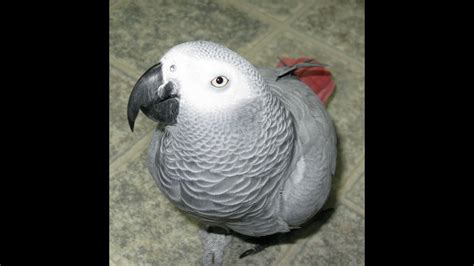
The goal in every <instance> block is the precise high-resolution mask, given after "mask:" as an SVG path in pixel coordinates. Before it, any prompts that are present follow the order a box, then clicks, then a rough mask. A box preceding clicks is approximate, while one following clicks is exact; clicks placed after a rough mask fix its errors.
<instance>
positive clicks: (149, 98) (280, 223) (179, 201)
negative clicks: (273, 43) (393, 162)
mask: <svg viewBox="0 0 474 266" xmlns="http://www.w3.org/2000/svg"><path fill="white" fill-rule="evenodd" d="M308 66H317V65H315V64H310V63H303V64H299V65H296V66H293V67H286V68H275V69H264V68H256V67H254V66H253V65H252V64H251V63H249V62H248V61H247V60H246V59H244V58H242V57H241V56H240V55H238V54H237V53H235V52H234V51H232V50H230V49H228V48H226V47H224V46H222V45H219V44H216V43H213V42H208V41H193V42H186V43H182V44H179V45H177V46H175V47H173V48H172V49H170V50H169V51H168V52H167V53H166V54H165V55H164V56H163V57H162V58H161V60H160V61H159V63H158V64H156V65H154V66H152V67H151V68H150V69H149V70H147V71H146V72H145V73H144V74H143V75H142V77H141V78H140V79H139V80H138V82H137V84H136V85H135V87H134V88H133V90H132V93H131V95H130V99H129V103H128V121H129V124H130V127H131V129H132V131H133V127H134V123H135V119H136V118H137V116H138V113H139V110H141V111H142V112H143V113H144V114H145V115H146V116H147V117H148V118H150V119H152V120H154V121H157V122H161V123H163V124H165V125H166V126H165V127H164V130H163V129H160V128H157V129H156V130H155V132H154V136H153V139H152V142H151V146H150V149H149V161H148V167H149V171H150V172H151V175H152V176H153V177H154V179H155V180H156V183H157V184H158V187H159V189H160V190H161V192H162V193H163V194H165V195H166V196H167V198H168V199H169V200H170V201H171V202H172V203H173V204H175V205H176V206H177V207H178V208H179V209H181V210H182V211H184V212H185V213H187V214H189V215H191V216H193V217H195V218H197V219H198V220H199V221H201V222H202V223H203V224H204V225H206V226H207V228H209V227H211V226H212V227H221V228H225V229H226V230H229V229H230V230H233V231H235V232H238V233H240V234H243V235H248V236H256V237H260V236H267V235H271V234H275V233H282V232H288V231H290V229H293V228H298V227H299V226H300V225H301V224H303V223H304V222H306V221H308V220H309V219H310V218H311V217H313V216H314V215H315V214H316V213H317V212H318V211H319V210H321V207H322V206H323V204H324V203H325V201H326V199H327V198H328V195H329V191H330V187H331V176H332V175H333V174H334V171H335V167H336V133H335V129H334V126H333V123H332V121H331V119H330V117H329V115H328V114H327V112H326V111H325V108H324V105H323V104H322V103H321V101H320V100H319V99H318V97H317V96H316V95H315V94H314V93H313V92H312V91H311V90H310V89H309V88H308V86H306V85H305V84H304V83H303V82H301V81H300V80H299V79H298V78H296V77H295V76H294V75H293V72H294V71H295V69H297V68H304V67H308ZM201 240H202V242H203V245H204V249H205V254H204V258H203V262H204V264H206V265H209V264H211V262H212V261H214V263H215V264H216V265H220V264H221V263H222V257H223V251H224V247H225V246H226V245H227V244H228V243H229V241H230V235H227V234H220V233H217V232H212V231H208V230H202V231H201Z"/></svg>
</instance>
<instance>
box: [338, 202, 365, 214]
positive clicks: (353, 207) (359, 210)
mask: <svg viewBox="0 0 474 266" xmlns="http://www.w3.org/2000/svg"><path fill="white" fill-rule="evenodd" d="M341 203H343V205H344V206H346V207H347V208H349V209H351V210H352V211H354V212H355V213H357V214H359V215H360V216H362V217H365V210H364V209H363V208H361V207H360V206H359V205H357V204H355V203H353V202H352V201H350V200H348V199H346V198H342V199H341Z"/></svg>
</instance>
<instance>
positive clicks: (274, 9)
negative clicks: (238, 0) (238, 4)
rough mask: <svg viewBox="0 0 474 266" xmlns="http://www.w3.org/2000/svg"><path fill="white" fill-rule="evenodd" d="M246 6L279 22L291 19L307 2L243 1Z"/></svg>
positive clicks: (280, 0)
mask: <svg viewBox="0 0 474 266" xmlns="http://www.w3.org/2000/svg"><path fill="white" fill-rule="evenodd" d="M243 2H245V3H246V4H248V5H250V6H253V7H254V8H256V9H257V11H258V12H260V13H265V14H267V15H270V16H272V17H274V18H275V19H277V20H279V21H286V20H288V19H289V18H291V17H292V16H293V15H294V14H295V13H296V11H298V10H299V9H300V8H301V7H302V6H303V5H304V3H305V2H307V1H301V0H298V1H291V2H288V1H286V0H245V1H243Z"/></svg>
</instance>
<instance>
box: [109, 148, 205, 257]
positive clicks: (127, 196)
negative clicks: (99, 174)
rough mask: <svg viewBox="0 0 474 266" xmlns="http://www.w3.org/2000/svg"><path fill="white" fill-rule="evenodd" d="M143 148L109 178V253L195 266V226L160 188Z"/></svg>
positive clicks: (197, 247) (197, 250)
mask: <svg viewBox="0 0 474 266" xmlns="http://www.w3.org/2000/svg"><path fill="white" fill-rule="evenodd" d="M145 162H146V149H145V150H144V151H143V152H142V153H141V154H140V155H139V156H136V157H135V158H133V159H132V160H130V161H129V162H128V163H127V165H124V166H123V167H122V169H121V170H120V171H117V172H116V173H115V174H113V175H112V176H111V177H110V181H109V182H110V183H109V185H110V195H109V196H110V202H109V204H110V211H109V215H110V220H109V227H110V232H109V234H110V253H111V258H119V259H120V258H122V259H121V260H122V261H128V262H130V263H131V264H132V265H197V264H198V263H199V262H200V256H201V255H202V251H201V242H200V241H199V238H198V231H197V226H196V224H195V223H194V222H192V221H191V220H190V219H189V218H188V217H187V216H185V215H184V214H182V213H181V212H180V211H179V210H177V209H176V208H175V207H174V206H173V205H172V204H171V203H170V202H169V201H168V200H167V199H166V198H165V196H164V195H163V194H162V193H161V192H160V191H159V189H158V187H157V186H156V184H155V182H154V180H153V178H152V177H151V175H150V174H149V173H148V170H147V168H146V165H145Z"/></svg>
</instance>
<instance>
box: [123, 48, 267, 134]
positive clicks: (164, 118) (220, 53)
mask: <svg viewBox="0 0 474 266" xmlns="http://www.w3.org/2000/svg"><path fill="white" fill-rule="evenodd" d="M263 87H264V81H263V78H262V77H261V76H260V74H259V73H258V71H257V69H256V68H255V67H254V66H253V65H252V64H251V63H249V62H248V61H247V60H245V59H244V58H242V57H241V56H240V55H238V54H237V53H235V52H234V51H232V50H230V49H228V48H226V47H224V46H222V45H219V44H216V43H213V42H208V41H193V42H186V43H182V44H179V45H177V46H175V47H173V48H171V49H170V50H169V51H168V52H166V53H165V55H164V56H163V57H162V58H161V59H160V61H159V63H157V64H155V65H154V66H152V67H151V68H149V69H148V70H147V71H146V72H145V73H144V74H143V75H142V76H141V77H140V78H139V80H138V81H137V83H136V84H135V86H134V88H133V90H132V92H131V95H130V98H129V102H128V110H127V115H128V122H129V125H130V128H131V130H132V131H133V128H134V124H135V120H136V118H137V116H138V113H139V111H140V110H141V111H142V112H143V113H144V114H145V115H146V116H147V117H148V118H150V119H152V120H154V121H157V122H158V121H159V122H163V123H166V124H169V125H173V124H175V123H179V117H178V115H179V113H180V110H183V109H185V110H189V111H191V112H201V113H203V112H204V113H215V112H222V111H228V110H230V109H232V108H233V107H237V106H239V105H242V104H245V103H246V102H248V101H251V100H254V99H256V98H258V96H259V95H260V94H261V92H262V88H263Z"/></svg>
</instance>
